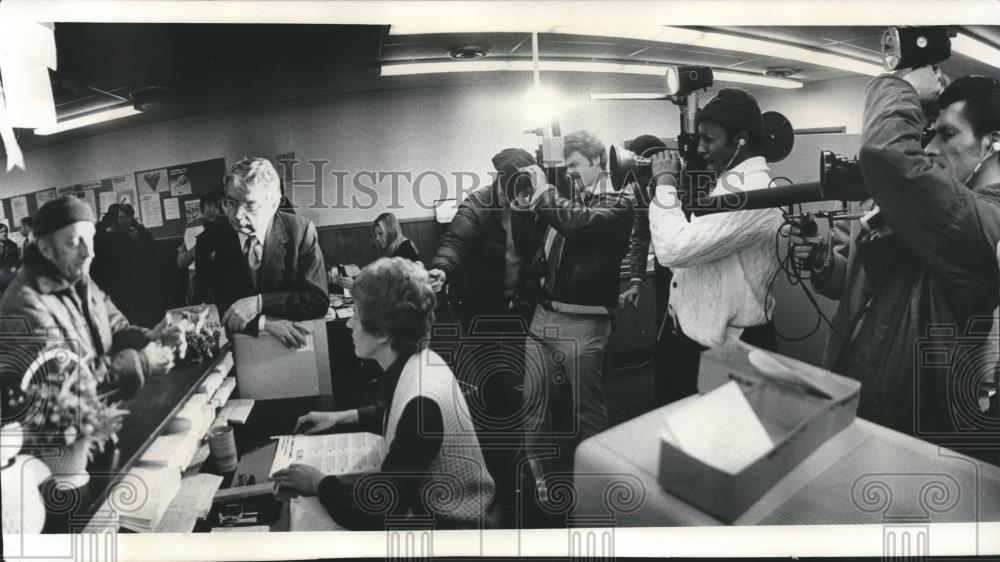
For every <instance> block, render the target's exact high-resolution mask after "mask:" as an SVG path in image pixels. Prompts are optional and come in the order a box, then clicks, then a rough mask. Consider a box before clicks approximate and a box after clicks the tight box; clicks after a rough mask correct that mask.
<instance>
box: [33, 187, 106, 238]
mask: <svg viewBox="0 0 1000 562" xmlns="http://www.w3.org/2000/svg"><path fill="white" fill-rule="evenodd" d="M83 221H88V222H97V218H96V217H94V210H93V209H91V208H90V205H88V204H86V203H84V202H83V200H82V199H80V198H79V197H77V196H75V195H63V196H62V197H57V198H55V199H53V200H52V201H49V202H48V203H46V204H44V205H42V208H41V209H39V210H38V214H37V215H35V236H36V237H38V236H45V235H46V234H49V233H51V232H55V231H57V230H59V229H60V228H62V227H64V226H69V225H71V224H73V223H75V222H83Z"/></svg>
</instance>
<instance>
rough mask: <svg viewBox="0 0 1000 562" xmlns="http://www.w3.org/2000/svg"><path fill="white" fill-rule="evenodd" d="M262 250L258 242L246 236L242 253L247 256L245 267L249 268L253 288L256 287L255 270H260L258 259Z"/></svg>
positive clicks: (254, 237)
mask: <svg viewBox="0 0 1000 562" xmlns="http://www.w3.org/2000/svg"><path fill="white" fill-rule="evenodd" d="M263 250H264V248H263V247H262V246H261V244H260V240H257V237H256V236H254V235H252V234H251V235H250V236H247V243H246V247H245V248H244V251H245V252H246V256H247V265H249V266H250V279H251V280H252V281H253V286H254V287H257V270H258V269H260V258H261V253H262V252H263Z"/></svg>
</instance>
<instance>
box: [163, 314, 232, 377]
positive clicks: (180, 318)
mask: <svg viewBox="0 0 1000 562" xmlns="http://www.w3.org/2000/svg"><path fill="white" fill-rule="evenodd" d="M211 310H212V309H211V308H210V307H208V306H204V305H201V306H192V307H186V308H180V309H175V310H170V311H167V314H166V317H165V319H164V320H165V322H166V325H167V326H168V327H169V328H170V329H169V330H164V333H170V334H172V336H171V338H172V341H164V342H163V343H164V345H171V346H173V348H174V350H175V351H174V353H175V358H176V362H177V363H178V364H180V365H193V364H195V363H201V362H203V361H208V360H210V359H212V358H214V357H215V356H216V355H217V354H218V353H219V350H220V349H221V348H222V342H221V331H220V329H219V327H218V322H212V321H210V319H209V316H210V312H211Z"/></svg>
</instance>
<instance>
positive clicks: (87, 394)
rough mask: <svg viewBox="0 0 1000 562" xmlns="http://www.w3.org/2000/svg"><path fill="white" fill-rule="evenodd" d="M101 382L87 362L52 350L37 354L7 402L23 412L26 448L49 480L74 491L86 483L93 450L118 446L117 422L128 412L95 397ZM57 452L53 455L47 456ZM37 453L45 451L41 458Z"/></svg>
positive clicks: (99, 397)
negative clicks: (46, 469)
mask: <svg viewBox="0 0 1000 562" xmlns="http://www.w3.org/2000/svg"><path fill="white" fill-rule="evenodd" d="M99 382H101V381H99V380H98V378H97V376H95V375H94V373H93V372H92V371H91V370H90V368H89V367H88V366H87V364H86V362H84V361H81V360H80V358H79V357H78V356H77V355H76V354H74V353H73V352H72V351H69V350H66V349H59V348H53V349H48V350H45V351H44V352H42V353H41V354H40V355H39V357H38V358H37V359H35V361H34V362H33V363H32V364H31V365H30V366H29V367H28V369H27V371H26V372H25V374H24V376H23V377H22V380H21V388H20V390H21V393H20V394H19V395H18V396H16V397H15V396H13V394H10V395H8V397H6V398H7V399H8V401H12V402H14V404H11V405H15V404H16V405H20V406H22V407H24V406H25V405H27V407H26V408H25V409H24V417H23V420H24V426H25V429H26V430H27V439H26V441H27V444H28V445H29V447H31V448H32V450H37V451H38V452H39V454H38V455H36V456H39V458H41V460H42V461H43V462H45V463H46V464H47V465H48V466H49V468H50V469H51V470H52V478H53V479H54V480H56V481H57V482H60V483H62V484H64V485H68V486H73V487H78V486H82V485H83V484H86V483H87V481H88V480H89V479H90V477H89V475H88V474H87V472H86V468H87V461H88V460H89V459H90V457H91V453H92V452H93V449H94V448H95V447H96V448H97V449H98V450H101V451H103V450H104V444H105V443H106V442H107V441H109V440H110V441H112V442H117V440H118V435H117V433H118V430H119V429H121V424H122V418H123V417H124V416H125V415H126V414H128V411H126V410H122V409H119V408H118V407H117V406H118V405H117V404H109V403H108V402H107V400H106V399H105V397H104V396H102V395H101V394H99V393H98V391H97V386H98V383H99ZM53 448H57V449H58V454H57V455H53V454H51V449H53ZM41 451H46V453H42V452H41Z"/></svg>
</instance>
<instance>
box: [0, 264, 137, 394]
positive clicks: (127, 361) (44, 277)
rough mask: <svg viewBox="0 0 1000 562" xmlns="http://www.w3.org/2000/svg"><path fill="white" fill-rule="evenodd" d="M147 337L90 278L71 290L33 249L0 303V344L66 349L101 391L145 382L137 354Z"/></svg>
mask: <svg viewBox="0 0 1000 562" xmlns="http://www.w3.org/2000/svg"><path fill="white" fill-rule="evenodd" d="M84 303H86V306H85V307H84V306H83V305H84ZM88 312H89V314H87V313H88ZM88 316H89V319H90V322H89V323H88ZM146 334H147V330H146V329H145V328H142V327H139V326H134V325H130V324H129V322H128V319H127V318H125V316H124V315H123V314H122V313H121V312H120V311H119V310H118V307H117V306H115V304H114V302H112V300H111V297H109V296H108V295H107V293H105V292H104V291H103V290H101V288H100V287H98V286H97V283H94V281H93V280H92V279H90V277H89V276H84V278H83V279H81V280H80V281H78V282H77V283H76V284H75V285H72V284H70V283H69V282H68V281H66V280H64V279H63V278H62V277H61V276H59V274H58V273H57V272H56V270H55V268H54V267H53V266H52V264H51V263H49V262H48V260H46V259H45V258H44V257H42V255H41V253H40V252H39V251H38V248H37V247H36V246H35V245H31V246H29V247H28V250H27V251H26V253H25V257H24V267H23V268H22V269H21V271H20V272H19V273H18V274H17V277H15V278H14V281H13V282H12V283H11V284H10V286H9V287H8V288H7V291H5V292H4V295H3V298H2V299H0V340H3V343H6V344H9V345H12V346H15V348H16V347H17V346H20V345H26V346H33V345H34V346H36V347H37V345H38V343H39V342H41V343H43V345H44V346H45V347H60V348H67V349H70V350H71V351H73V352H74V353H75V354H77V355H78V356H80V357H81V358H83V359H84V361H86V363H87V365H88V366H89V367H90V370H91V371H92V372H93V373H94V374H95V375H96V376H97V377H98V381H99V382H100V383H101V386H102V390H105V389H110V388H112V387H116V386H119V381H122V382H124V381H129V383H130V384H135V383H136V382H140V381H142V380H144V379H145V378H147V377H148V375H149V373H148V365H146V363H145V360H144V358H143V356H142V354H141V353H139V351H138V350H139V349H142V347H144V346H145V345H146V344H147V343H148V340H147V338H146ZM26 336H27V337H26ZM38 351H40V350H36V349H34V348H31V349H26V350H22V353H30V354H36V353H38ZM8 382H9V381H4V384H7V383H8ZM132 389H134V388H132Z"/></svg>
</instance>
